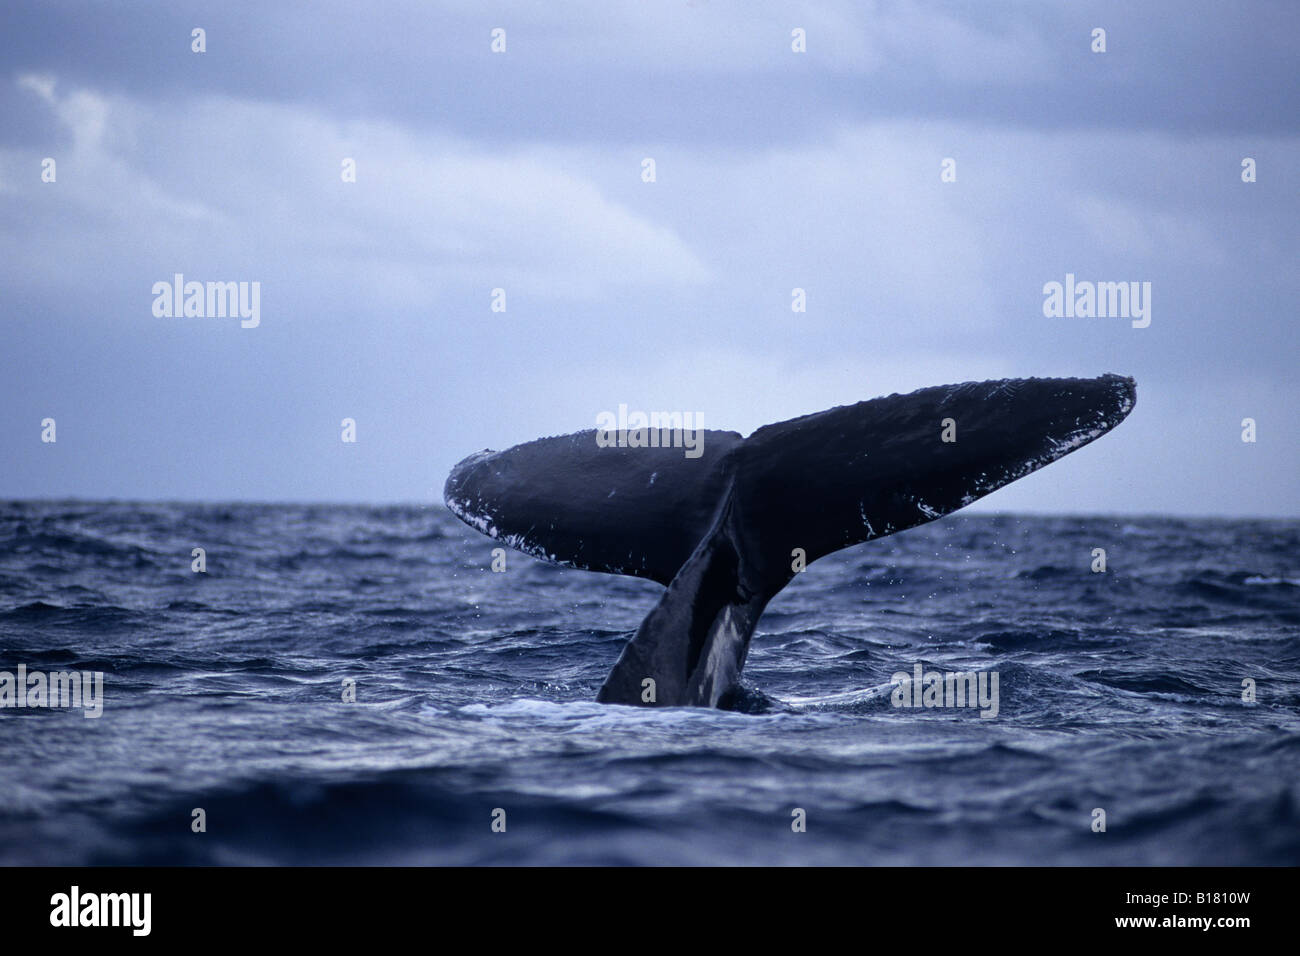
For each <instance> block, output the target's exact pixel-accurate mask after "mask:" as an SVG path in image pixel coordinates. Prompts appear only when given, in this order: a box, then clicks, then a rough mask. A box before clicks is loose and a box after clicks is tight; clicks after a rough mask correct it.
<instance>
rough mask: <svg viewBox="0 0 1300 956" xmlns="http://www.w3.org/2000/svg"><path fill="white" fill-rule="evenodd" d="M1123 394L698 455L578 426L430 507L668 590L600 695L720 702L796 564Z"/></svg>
mask: <svg viewBox="0 0 1300 956" xmlns="http://www.w3.org/2000/svg"><path fill="white" fill-rule="evenodd" d="M1136 400H1137V389H1136V385H1135V384H1134V382H1133V379H1131V378H1126V377H1122V376H1119V375H1110V374H1108V375H1103V376H1101V377H1099V378H1087V379H1083V378H1023V379H1005V380H1002V381H993V382H966V383H964V384H960V385H940V386H934V387H931V388H923V389H920V390H918V391H915V392H912V393H910V394H907V395H890V396H888V397H885V398H875V399H871V400H869V401H864V402H858V403H857V404H856V405H846V406H841V407H838V408H832V409H829V410H827V411H823V412H817V413H815V414H812V415H804V416H802V417H801V418H794V419H791V420H789V421H784V422H778V423H776V424H772V425H765V426H763V427H762V428H759V429H758V430H757V431H755V432H754V433H753V434H752V435H750V436H749V437H748V438H745V437H742V436H741V435H739V434H737V433H736V432H731V431H718V430H708V431H705V432H704V436H703V437H704V441H703V444H702V447H703V449H704V452H703V454H702V455H700V456H699V457H696V458H687V457H684V456H683V455H682V452H681V449H680V448H674V447H672V442H670V441H663V442H654V443H650V442H636V443H634V444H632V445H629V444H628V443H626V442H623V443H610V442H608V441H606V442H604V443H603V444H602V443H598V442H597V434H598V433H597V432H596V431H595V430H594V429H588V430H587V431H581V432H577V433H575V434H571V435H560V436H557V437H552V438H540V439H537V440H536V441H531V442H526V443H524V444H522V445H516V446H515V447H513V448H509V449H506V450H505V451H499V452H494V451H490V450H489V451H482V452H479V453H477V454H474V455H470V456H469V457H468V458H466V459H465V460H464V461H462V462H460V464H458V465H456V467H455V468H453V469H452V471H451V474H450V475H449V476H448V478H447V483H446V486H445V487H444V489H443V498H444V500H445V502H446V504H447V507H448V508H449V509H450V510H451V511H452V513H454V514H455V515H456V516H457V517H459V518H460V519H461V520H462V521H464V522H465V523H467V524H468V525H470V526H471V527H473V528H476V529H477V530H479V531H481V532H483V533H484V534H487V535H490V536H491V537H493V538H496V539H498V540H500V541H502V542H504V543H506V544H508V545H510V546H511V547H514V548H517V549H519V550H520V551H523V552H525V553H526V554H529V555H532V556H533V557H535V558H540V559H543V560H546V561H550V562H554V563H557V564H562V565H566V566H568V567H573V568H581V569H584V570H588V571H603V572H607V573H610V574H630V575H635V576H637V577H642V578H648V579H650V580H652V581H657V582H659V583H660V584H662V585H664V586H665V587H666V589H667V590H666V591H665V592H664V594H663V596H662V597H661V598H660V599H659V602H658V604H656V605H655V606H654V608H653V609H651V611H650V613H649V614H647V615H646V617H645V619H644V620H643V621H642V622H641V625H640V627H638V628H637V631H636V633H635V635H633V637H632V639H631V640H630V641H629V642H628V643H627V645H626V647H625V648H624V649H623V653H622V656H621V657H619V659H618V662H617V663H616V664H615V665H614V669H613V670H612V671H610V674H609V676H608V678H607V679H606V680H605V684H604V686H603V687H602V688H601V689H600V693H599V695H598V696H597V700H599V701H603V702H606V703H615V704H632V705H642V706H647V705H648V706H659V707H665V706H699V707H719V708H732V707H734V706H736V705H737V704H738V703H739V702H740V700H741V699H742V698H743V691H742V688H741V685H740V672H741V668H743V667H744V664H745V656H746V654H747V653H748V650H749V641H750V637H751V636H752V634H753V632H754V627H755V625H756V624H757V623H758V619H759V616H760V615H761V614H762V613H763V609H764V608H765V607H766V606H767V604H768V602H769V601H771V600H772V598H773V597H775V596H776V594H777V593H778V592H779V591H780V590H781V589H782V588H784V587H785V586H786V585H787V584H788V583H789V582H790V581H791V580H792V579H793V578H794V577H795V575H796V574H797V573H798V570H797V569H798V567H799V562H800V555H802V556H803V557H802V560H803V561H805V562H806V563H811V562H813V561H815V560H817V559H818V558H821V557H824V556H826V555H828V554H831V553H832V552H835V551H839V550H840V549H842V548H847V547H851V546H852V545H855V544H859V543H861V542H864V541H870V540H873V539H875V538H883V537H885V536H886V535H891V534H896V533H897V532H899V531H904V530H906V529H908V528H913V527H916V526H917V525H920V524H925V523H926V522H928V521H933V520H934V519H936V518H940V517H942V516H944V515H947V514H950V513H952V512H953V511H956V510H957V509H958V508H962V507H964V506H966V505H968V504H970V503H971V502H972V501H975V500H976V499H978V498H981V497H983V496H984V495H987V494H989V493H990V492H992V491H995V490H997V489H998V488H1001V487H1002V486H1003V485H1005V484H1008V483H1009V482H1012V481H1015V480H1016V479H1017V478H1022V477H1024V476H1025V475H1027V474H1029V473H1030V472H1032V471H1036V470H1037V469H1039V468H1042V467H1043V466H1044V465H1047V464H1049V463H1051V462H1053V461H1056V460H1057V459H1058V458H1061V457H1063V456H1064V455H1067V454H1069V453H1070V452H1072V451H1074V450H1076V449H1078V448H1081V447H1082V446H1084V445H1086V444H1088V443H1089V442H1091V441H1093V440H1094V439H1096V438H1098V437H1100V436H1101V435H1104V434H1105V433H1106V432H1108V431H1110V430H1111V429H1112V428H1114V427H1115V426H1116V425H1118V424H1119V423H1120V422H1121V421H1123V420H1124V418H1125V417H1126V416H1127V415H1128V413H1129V412H1130V411H1132V409H1133V406H1134V403H1135V402H1136ZM637 446H640V447H637Z"/></svg>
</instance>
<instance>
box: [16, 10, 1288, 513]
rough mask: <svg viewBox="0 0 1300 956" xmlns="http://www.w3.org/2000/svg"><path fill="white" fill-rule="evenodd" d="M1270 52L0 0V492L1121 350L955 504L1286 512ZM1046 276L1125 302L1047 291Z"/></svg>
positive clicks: (1007, 369)
mask: <svg viewBox="0 0 1300 956" xmlns="http://www.w3.org/2000/svg"><path fill="white" fill-rule="evenodd" d="M1135 7H1136V8H1138V9H1134V8H1135ZM196 27H201V28H203V29H204V30H205V31H206V52H203V53H195V52H193V51H192V49H191V45H192V42H193V41H192V38H191V31H192V30H193V29H194V28H196ZM1098 27H1100V28H1103V29H1104V30H1105V31H1106V38H1105V39H1106V52H1104V53H1094V52H1092V50H1091V47H1092V45H1093V43H1094V41H1093V37H1092V31H1093V30H1094V28H1098ZM494 28H502V29H504V30H505V38H506V49H505V52H503V53H494V52H493V51H492V49H491V44H492V31H493V30H494ZM796 28H798V29H802V30H804V31H805V33H806V47H807V51H806V52H804V53H796V52H794V51H793V50H792V42H793V41H792V31H793V30H795V29H796ZM1298 50H1300V4H1296V3H1294V2H1289V0H1283V2H1277V3H1265V2H1243V3H1231V4H1228V3H1220V2H1207V3H1189V2H1181V0H1180V2H1169V3H1142V4H1133V3H1131V2H1116V3H1071V4H1059V5H1057V4H1049V3H1043V2H1025V3H1012V2H1007V3H973V4H939V3H933V4H931V3H917V4H912V3H885V2H882V3H870V2H863V0H846V2H835V0H818V2H815V3H791V2H785V3H782V2H754V0H747V2H735V3H731V2H720V0H678V2H664V3H647V2H631V0H629V2H615V0H584V2H568V3H565V4H563V5H554V4H543V3H539V2H519V3H472V4H470V3H463V2H462V3H436V2H422V3H409V4H407V3H394V4H388V5H377V4H368V3H318V4H312V5H310V6H307V5H303V6H295V5H291V4H281V3H273V4H272V3H258V2H240V3H236V2H231V3H222V4H218V5H214V8H213V9H203V8H202V7H200V6H197V5H195V6H191V5H188V4H185V3H177V2H166V3H130V4H116V3H114V4H109V3H74V2H48V0H46V2H41V3H32V4H27V3H14V2H6V3H5V4H4V6H3V12H0V116H3V122H0V322H3V325H2V326H0V329H2V331H0V355H3V367H4V375H3V379H2V380H0V410H2V412H3V414H0V450H2V451H0V495H3V496H5V497H51V496H77V497H89V498H103V497H118V498H168V499H217V500H234V499H258V500H315V499H325V500H349V501H390V500H402V501H416V502H420V501H434V502H436V501H440V500H441V488H442V483H443V480H444V478H445V476H446V473H447V471H448V469H449V468H450V467H451V466H452V465H453V464H454V463H455V462H456V461H458V460H459V459H461V458H462V457H464V456H465V455H467V454H469V453H470V452H473V451H477V450H479V449H481V448H484V447H492V448H504V447H507V446H509V445H512V444H515V443H517V442H520V441H526V440H528V439H531V438H535V437H538V436H540V435H547V434H559V433H566V432H571V431H577V430H580V429H583V428H590V427H593V426H594V424H595V421H596V416H597V414H598V413H600V412H601V411H605V410H616V409H617V408H618V405H619V404H620V403H626V404H627V405H629V406H630V407H631V408H633V409H644V410H647V411H653V410H662V411H691V412H696V413H699V414H700V415H702V416H703V421H704V424H705V425H706V426H707V427H716V428H733V429H736V430H739V431H741V432H746V433H747V432H749V431H752V430H753V429H754V428H756V427H758V426H760V425H762V424H764V423H767V422H771V421H777V420H781V419H785V418H790V417H793V416H796V415H800V414H804V413H807V412H811V411H817V410H820V409H823V408H827V407H830V406H833V405H838V404H846V403H851V402H854V401H858V400H861V399H864V398H871V397H875V396H877V395H882V394H887V393H890V392H894V391H910V390H912V389H914V388H919V387H922V386H926V385H934V384H941V383H947V382H960V381H967V380H971V379H984V378H1000V377H1005V376H1031V375H1039V376H1042V375H1096V374H1100V373H1103V372H1118V373H1122V374H1128V375H1132V376H1134V377H1135V378H1136V379H1137V382H1138V405H1137V409H1136V410H1135V411H1134V413H1133V415H1132V416H1131V418H1130V419H1129V420H1128V421H1127V422H1125V423H1124V424H1123V425H1122V426H1120V427H1119V429H1118V430H1116V431H1115V432H1114V433H1113V434H1111V435H1108V436H1106V437H1105V438H1103V439H1101V440H1100V441H1098V442H1097V443H1096V444H1094V445H1092V446H1089V447H1088V448H1085V449H1083V450H1082V451H1080V452H1079V453H1077V454H1075V455H1071V456H1070V457H1069V458H1067V459H1065V460H1063V461H1061V462H1059V463H1057V464H1054V465H1052V466H1051V467H1049V468H1048V469H1046V470H1045V471H1043V472H1040V473H1038V474H1035V475H1032V476H1030V477H1028V478H1026V479H1024V480H1022V481H1020V482H1017V483H1015V484H1014V485H1012V486H1009V487H1008V488H1006V489H1004V490H1002V491H1000V492H998V493H996V494H995V495H992V496H990V497H989V498H988V499H985V501H984V502H982V503H981V505H979V506H977V507H982V508H984V509H997V510H1033V511H1061V512H1116V513H1119V512H1125V513H1151V512H1166V513H1186V514H1230V515H1232V514H1241V515H1254V514H1258V515H1270V514H1272V515H1296V514H1300V496H1297V494H1296V491H1297V484H1298V483H1297V477H1298V476H1300V441H1297V421H1300V400H1298V399H1297V389H1296V363H1297V355H1298V354H1300V348H1298V347H1297V346H1298V344H1300V335H1298V334H1297V322H1300V315H1298V314H1297V303H1298V302H1300V270H1298V269H1297V262H1298V256H1297V253H1298V252H1300V201H1298V197H1300V189H1298V188H1297V183H1298V181H1300V95H1298V94H1297V84H1298V79H1297V77H1298V76H1300V70H1297V63H1298V61H1300V57H1298V56H1297V52H1298ZM47 157H48V158H52V159H54V160H55V163H56V166H55V169H56V179H55V181H54V182H43V181H42V169H43V166H42V162H43V160H44V159H46V158H47ZM1247 157H1250V158H1252V159H1253V160H1254V161H1255V167H1256V175H1257V181H1256V182H1253V183H1245V182H1243V181H1242V160H1243V159H1245V158H1247ZM345 158H352V159H354V160H355V163H356V182H354V183H353V182H344V181H343V177H342V176H341V170H342V163H343V160H344V159H345ZM646 158H652V159H653V160H654V163H655V174H656V179H655V181H654V182H652V183H649V182H645V181H643V177H642V172H643V160H645V159H646ZM947 158H951V159H953V160H955V164H956V165H955V168H956V181H955V182H942V181H941V176H940V173H941V164H942V162H943V161H944V160H945V159H947ZM175 273H183V274H184V276H185V277H186V279H187V280H198V281H210V280H211V281H217V280H220V281H249V282H251V281H256V282H259V283H260V289H261V302H260V305H261V314H260V318H261V322H260V325H259V326H258V327H257V328H242V327H241V324H240V322H239V320H238V319H237V318H234V319H232V318H218V317H205V318H195V317H191V318H160V317H157V316H155V315H154V312H153V305H154V294H153V292H152V288H153V285H154V283H155V282H160V281H164V282H170V281H171V279H172V276H173V275H174V274H175ZM1067 273H1073V274H1074V275H1075V276H1076V277H1077V278H1078V279H1079V280H1080V281H1082V280H1093V281H1136V282H1150V283H1151V290H1152V291H1151V323H1150V325H1149V327H1147V328H1133V327H1132V323H1131V322H1130V321H1129V320H1127V319H1123V318H1095V317H1094V318H1064V317H1052V318H1049V317H1045V316H1044V314H1043V300H1044V294H1043V286H1044V284H1045V283H1048V282H1052V281H1057V282H1063V281H1064V280H1065V276H1066V274H1067ZM796 287H797V288H802V289H804V290H806V296H807V311H806V312H802V313H798V312H794V311H792V309H791V301H792V290H793V289H794V288H796ZM496 288H502V289H504V290H505V293H506V311H505V312H493V311H492V308H491V306H492V290H493V289H496ZM46 418H53V419H55V421H56V423H57V425H56V427H57V441H56V442H55V443H53V444H49V443H44V442H42V441H41V422H42V420H43V419H46ZM344 418H353V419H355V421H356V423H357V442H356V443H355V444H345V443H344V442H343V441H342V440H341V421H342V419H344ZM1244 418H1253V419H1255V421H1256V423H1257V441H1256V442H1255V443H1246V442H1243V441H1242V440H1241V436H1242V426H1241V422H1242V420H1243V419H1244Z"/></svg>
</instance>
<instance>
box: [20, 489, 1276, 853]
mask: <svg viewBox="0 0 1300 956" xmlns="http://www.w3.org/2000/svg"><path fill="white" fill-rule="evenodd" d="M494 547H497V544H496V542H493V541H491V540H489V539H488V538H485V537H482V536H481V535H479V534H478V533H477V532H475V531H473V530H471V529H469V528H467V527H465V526H463V525H461V524H460V523H459V522H458V521H456V519H455V518H453V517H452V516H451V515H450V513H448V512H447V511H446V510H445V509H444V508H443V507H442V505H441V504H433V505H430V506H428V507H418V506H410V507H396V506H394V507H361V506H356V507H353V506H303V505H245V504H236V505H230V504H211V505H207V504H134V503H122V502H104V503H99V502H81V501H74V502H10V503H0V671H7V672H10V673H16V669H17V667H18V666H19V665H20V664H21V665H24V666H25V667H26V669H27V671H28V672H29V673H30V672H32V671H42V672H58V671H69V670H77V671H84V672H94V671H101V672H103V675H104V676H103V680H104V700H103V713H102V716H101V717H99V718H98V719H88V718H86V717H85V716H84V715H83V712H82V711H81V710H76V709H54V708H33V707H26V708H18V707H8V708H0V863H6V864H145V863H154V864H157V863H182V864H624V863H632V864H794V865H798V864H854V865H856V864H924V865H946V864H1102V865H1105V864H1139V865H1142V864H1296V863H1300V792H1298V787H1300V522H1296V521H1276V520H1252V521H1235V520H1234V521H1230V520H1214V519H1202V520H1178V519H1169V518H1150V519H1142V518H1118V519H1114V518H1071V517H1020V516H1014V515H991V514H986V515H979V514H977V515H971V516H966V515H962V514H959V515H955V516H952V517H949V518H946V519H943V520H940V521H937V522H934V523H932V524H929V525H926V526H924V527H921V528H916V529H913V530H911V531H907V532H904V533H902V534H899V535H896V536H894V537H890V538H886V539H883V540H880V541H876V542H871V543H868V544H865V545H861V546H858V547H856V548H852V549H850V550H847V551H843V552H840V553H839V554H836V555H833V556H831V557H829V558H826V559H823V560H822V561H819V562H817V563H815V564H813V565H811V566H810V567H809V568H808V570H807V571H806V572H805V573H804V574H802V575H800V576H799V577H798V578H797V579H796V580H795V581H794V583H792V584H791V586H790V587H789V588H787V589H786V590H785V591H784V592H783V593H782V594H781V595H779V596H778V597H777V598H776V600H775V601H774V602H773V603H772V604H771V605H770V606H769V608H768V611H767V613H766V614H765V615H764V617H763V618H762V620H761V621H760V623H759V627H758V630H757V632H756V636H755V638H754V642H753V645H752V647H751V650H750V655H749V662H748V664H747V667H746V670H745V675H746V678H747V681H748V682H749V683H750V684H752V685H753V686H754V687H755V688H757V689H759V690H761V691H762V692H763V693H764V694H766V695H768V696H769V697H771V698H774V706H773V707H771V708H770V709H769V710H768V711H767V712H765V713H724V712H714V711H705V710H692V709H685V708H683V709H666V710H657V711H656V710H648V709H640V708H630V707H619V706H604V705H599V704H596V703H593V698H594V696H595V694H596V691H597V689H598V688H599V687H600V684H601V682H602V680H603V679H604V676H605V674H606V672H607V671H608V670H609V668H610V667H611V665H612V664H613V663H614V661H615V659H616V658H617V657H618V654H619V652H620V650H621V648H622V646H623V644H624V642H625V641H626V640H627V638H628V637H629V636H630V634H631V633H632V631H633V630H634V629H635V628H636V626H637V624H638V622H639V621H640V619H641V617H642V616H643V615H644V614H645V613H646V611H647V610H649V608H650V607H651V606H652V605H653V604H654V603H655V601H656V600H657V597H658V595H659V593H661V589H660V587H659V586H658V585H656V584H653V583H651V582H647V581H640V580H635V579H630V578H619V577H614V576H607V575H600V574H595V573H589V572H582V571H573V570H568V569H564V568H558V567H554V566H550V565H546V564H541V563H538V562H536V561H534V560H532V559H531V558H528V557H525V556H524V555H522V554H518V553H516V552H513V551H507V559H506V569H505V571H504V572H500V573H497V572H493V571H492V570H491V563H492V549H493V548H494ZM194 548H203V549H204V550H205V560H206V568H207V570H206V571H205V572H203V573H196V572H195V571H193V570H192V562H193V561H194V560H195V559H194V557H193V556H192V552H193V549H194ZM1097 548H1102V549H1105V552H1106V564H1107V568H1106V571H1105V572H1104V573H1096V572H1094V571H1093V570H1092V565H1093V563H1094V560H1095V558H1094V555H1093V551H1094V549H1097ZM917 663H920V664H921V665H922V667H923V670H926V671H931V670H933V671H939V672H950V671H951V672H959V671H989V672H994V671H995V672H997V674H998V677H999V684H998V686H999V707H998V713H997V716H996V717H992V718H984V717H981V716H980V712H979V711H978V710H976V709H972V708H970V707H964V708H961V707H934V708H926V707H920V708H905V707H898V706H895V705H894V700H893V698H894V697H895V696H896V695H895V694H894V693H893V692H892V689H891V688H890V687H888V686H886V687H885V689H884V690H883V691H880V690H879V688H881V687H882V685H889V683H890V681H891V678H892V677H893V675H894V674H895V673H897V672H908V673H910V672H913V669H914V667H915V665H916V664H917ZM349 681H355V685H354V686H355V697H356V699H355V702H345V701H344V699H343V698H344V695H345V687H346V686H349V685H348V684H347V682H349ZM1243 681H1252V682H1253V687H1254V693H1255V696H1256V700H1255V701H1254V702H1249V701H1246V700H1243V693H1244V692H1245V691H1246V690H1247V688H1246V687H1244V686H1243ZM873 688H874V689H877V690H873ZM197 810H202V811H203V813H202V814H201V815H200V816H202V817H203V819H204V821H205V824H206V828H205V832H194V828H195V823H194V821H195V820H196V813H195V811H197ZM1097 810H1104V812H1105V831H1104V832H1098V831H1096V830H1095V829H1094V827H1095V826H1096V823H1095V821H1097V820H1099V819H1100V818H1099V817H1098V816H1097V814H1096V811H1097ZM798 811H802V813H799V812H798ZM494 820H496V821H498V828H499V826H500V822H501V821H503V822H504V827H505V828H504V832H496V831H494V829H493V822H494ZM800 821H802V822H803V832H796V830H797V829H798V828H797V826H796V824H798V823H799V822H800Z"/></svg>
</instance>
